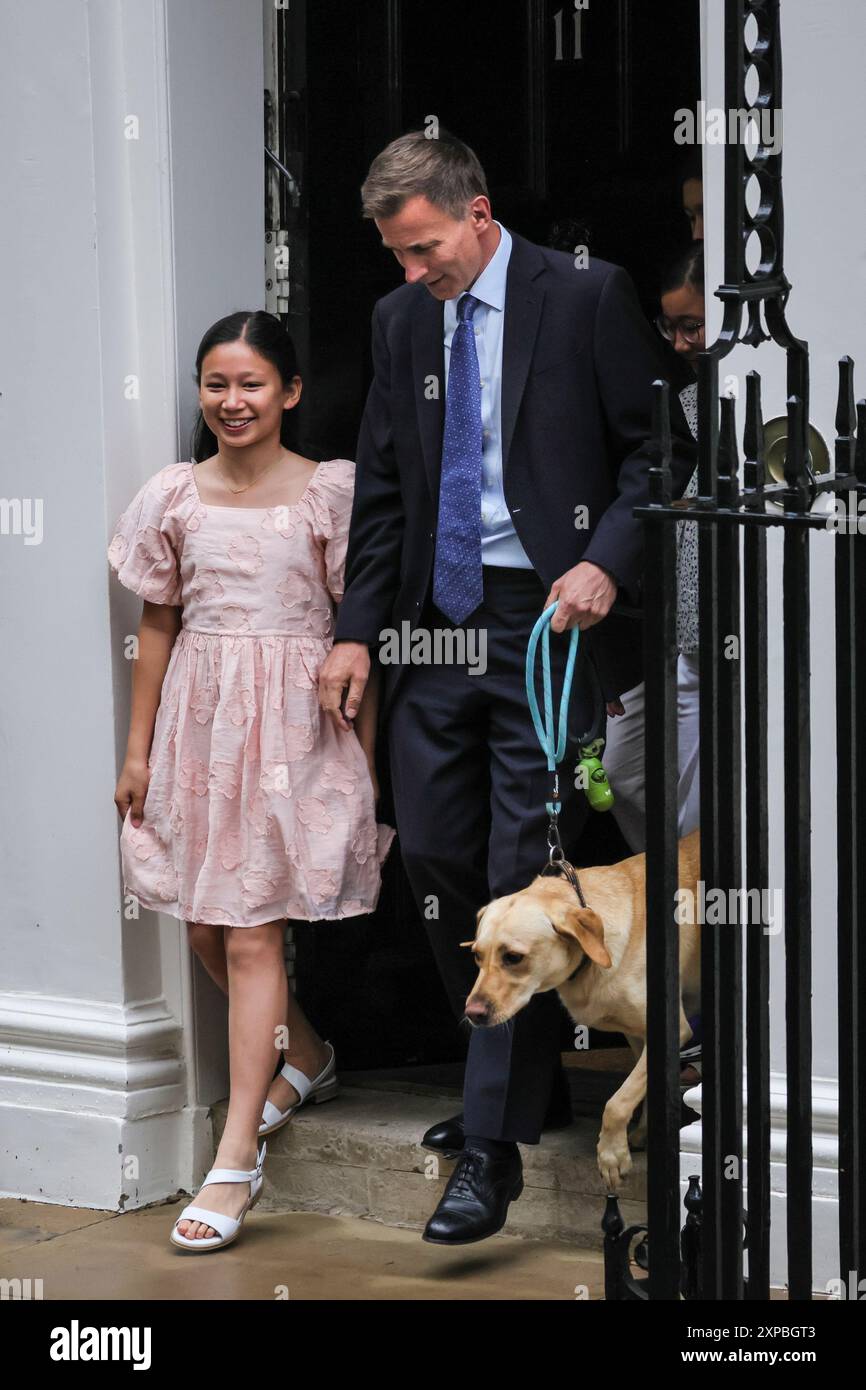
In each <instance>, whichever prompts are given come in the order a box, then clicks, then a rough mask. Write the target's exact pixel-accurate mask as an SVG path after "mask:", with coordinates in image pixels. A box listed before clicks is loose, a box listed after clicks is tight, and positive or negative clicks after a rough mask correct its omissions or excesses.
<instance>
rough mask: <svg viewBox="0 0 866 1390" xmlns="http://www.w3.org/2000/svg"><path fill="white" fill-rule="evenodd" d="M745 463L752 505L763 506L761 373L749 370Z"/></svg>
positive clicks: (744, 469)
mask: <svg viewBox="0 0 866 1390" xmlns="http://www.w3.org/2000/svg"><path fill="white" fill-rule="evenodd" d="M743 448H744V450H745V455H746V458H745V463H744V465H743V486H744V489H745V491H746V492H747V493H749V494H753V495H752V496H751V497H750V505H752V506H754V507H755V508H756V509H760V508H761V506H762V497H761V494H762V492H763V490H764V418H763V413H762V409H761V375H760V372H749V374H748V376H747V377H746V427H745V430H744V431H743Z"/></svg>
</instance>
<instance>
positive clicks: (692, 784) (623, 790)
mask: <svg viewBox="0 0 866 1390" xmlns="http://www.w3.org/2000/svg"><path fill="white" fill-rule="evenodd" d="M644 697H645V686H644V684H643V682H641V684H640V685H636V686H635V687H634V689H633V690H628V691H626V693H625V694H624V695H621V696H620V700H621V701H622V704H623V705H624V707H625V714H622V715H620V716H618V717H615V716H610V715H609V716H608V720H607V746H606V748H605V752H604V768H605V771H606V773H607V775H608V780H609V781H610V785H611V789H612V791H613V798H614V804H613V814H614V816H615V817H616V821H617V824H618V826H619V828H620V830H621V831H622V833H623V836H624V838H625V839H626V840H627V841H628V843H629V845H630V846H631V850H632V853H633V854H642V853H643V852H644V850H645V849H646V788H645V768H644V756H645V754H644V709H645V698H644ZM699 711H700V706H699V699H698V654H697V652H695V654H694V656H683V655H680V657H679V658H678V661H677V738H678V741H679V757H678V763H679V780H678V785H677V803H678V806H679V833H680V839H682V837H683V836H684V835H688V834H689V833H690V832H691V831H692V830H696V829H697V827H698V825H699V824H700V776H699V770H698V769H699V747H700V744H699V722H700V721H699ZM652 805H653V795H652V792H651V793H650V806H651V807H652Z"/></svg>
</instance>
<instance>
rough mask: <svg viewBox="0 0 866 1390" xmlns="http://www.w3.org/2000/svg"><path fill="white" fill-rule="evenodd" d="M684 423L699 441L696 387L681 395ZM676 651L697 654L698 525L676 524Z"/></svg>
mask: <svg viewBox="0 0 866 1390" xmlns="http://www.w3.org/2000/svg"><path fill="white" fill-rule="evenodd" d="M680 404H681V405H682V407H683V414H684V415H685V417H686V423H687V425H688V427H689V429H690V430H691V432H692V434H693V435H694V437H695V439H697V437H698V384H697V382H694V383H693V384H692V385H691V386H686V387H685V388H684V389H683V390H682V391H681V392H680ZM697 495H698V470H697V469H695V471H694V473H693V474H692V476H691V478H690V479H689V485H688V487H687V488H686V490H685V492H684V493H683V497H697ZM677 647H678V649H679V651H680V652H682V653H683V655H685V656H691V655H693V653H694V652H696V651H697V650H698V523H697V522H696V521H680V522H678V523H677Z"/></svg>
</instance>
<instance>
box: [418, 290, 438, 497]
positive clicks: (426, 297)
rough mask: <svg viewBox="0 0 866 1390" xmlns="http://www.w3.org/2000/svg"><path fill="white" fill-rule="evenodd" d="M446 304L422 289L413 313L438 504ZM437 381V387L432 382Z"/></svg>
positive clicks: (425, 437) (421, 410)
mask: <svg viewBox="0 0 866 1390" xmlns="http://www.w3.org/2000/svg"><path fill="white" fill-rule="evenodd" d="M444 318H445V306H444V304H443V303H442V302H441V300H436V299H434V298H433V296H432V295H431V294H430V292H429V291H428V290H425V289H422V290H421V292H420V296H419V300H418V306H417V308H416V310H415V313H414V314H413V316H412V374H413V377H414V384H415V409H416V410H417V412H418V429H419V432H420V435H421V447H422V449H423V451H424V466H425V469H426V472H427V481H428V483H429V485H430V496H431V497H432V498H433V503H434V506H435V505H438V498H439V481H440V478H441V474H442V437H443V433H444V423H445V345H444V342H443V338H444V333H445V329H444ZM433 381H435V382H436V383H437V384H436V386H435V388H434V387H433V386H432V385H431V382H433Z"/></svg>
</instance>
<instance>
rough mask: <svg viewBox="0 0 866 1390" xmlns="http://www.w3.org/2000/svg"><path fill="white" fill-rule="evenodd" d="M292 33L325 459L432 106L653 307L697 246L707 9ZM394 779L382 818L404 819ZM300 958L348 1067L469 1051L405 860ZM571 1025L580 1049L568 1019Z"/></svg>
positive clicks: (594, 844)
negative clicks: (686, 142) (682, 145)
mask: <svg viewBox="0 0 866 1390" xmlns="http://www.w3.org/2000/svg"><path fill="white" fill-rule="evenodd" d="M278 25H279V35H280V65H281V78H280V84H279V85H280V90H279V91H278V92H277V94H276V102H275V108H274V111H273V122H272V133H271V137H270V138H271V139H272V140H273V141H274V142H275V143H276V145H277V147H278V148H277V153H278V154H279V156H280V158H281V159H282V161H283V162H284V163H285V164H286V165H287V166H288V167H289V168H290V169H291V171H292V174H293V175H294V177H295V180H296V183H297V194H296V195H295V197H294V198H292V197H290V196H289V192H288V190H287V189H286V188H285V186H284V187H283V188H282V190H281V192H280V225H281V226H282V227H284V228H285V229H286V230H287V231H288V233H289V248H290V292H289V304H290V308H289V313H288V315H287V316H286V321H287V324H288V326H289V327H290V329H291V331H292V333H293V334H294V336H295V338H296V341H297V344H298V347H299V351H300V353H301V358H302V363H303V370H304V375H305V379H306V395H305V402H304V406H303V408H302V409H303V414H302V419H301V429H302V447H303V448H304V449H305V450H306V451H307V452H308V453H309V454H310V455H311V456H312V457H317V458H333V457H336V456H343V457H348V458H352V457H353V456H354V450H355V443H356V439H357V431H358V423H359V420H360V415H361V412H362V409H363V403H364V399H365V396H366V392H367V387H368V384H369V378H370V361H369V325H370V315H371V312H372V308H373V305H374V303H375V301H376V299H377V298H378V297H380V296H381V295H382V294H384V293H387V292H388V290H390V289H392V288H393V287H394V286H395V285H397V284H399V283H400V280H401V272H400V269H399V267H398V265H397V263H396V261H394V259H393V257H392V256H391V255H390V253H386V252H384V251H383V250H382V248H381V246H380V245H379V239H378V235H377V232H376V229H375V227H374V226H372V224H369V223H365V222H363V221H362V219H361V216H360V199H359V188H360V185H361V182H362V181H363V178H364V175H365V174H366V171H367V169H368V167H369V164H370V161H371V159H372V158H373V156H374V155H375V154H376V153H377V151H378V150H379V149H381V148H382V147H383V146H384V145H385V144H386V143H387V142H388V141H389V140H390V139H392V138H393V137H394V136H396V135H398V134H400V133H402V132H403V131H405V130H409V129H417V128H420V127H423V126H424V125H425V124H426V123H427V122H428V121H429V120H430V119H431V118H433V119H435V120H438V122H439V123H440V125H441V126H443V127H445V128H446V129H447V130H450V131H452V132H453V133H454V134H456V135H458V136H460V137H461V138H462V139H464V140H466V141H467V142H468V143H469V144H471V145H472V146H473V147H474V149H475V150H476V151H477V153H478V154H479V156H480V158H481V160H482V163H483V164H484V165H485V168H486V170H487V174H488V179H489V183H490V188H491V195H492V201H493V207H494V213H495V215H496V216H498V217H499V218H500V220H501V221H503V222H504V223H505V224H506V225H507V226H509V227H511V228H513V229H514V230H516V231H518V232H520V233H522V234H523V235H525V236H528V237H529V238H530V239H532V240H534V241H537V242H540V243H542V244H547V245H555V246H558V247H559V248H560V249H563V250H569V251H572V250H573V249H574V248H575V247H576V246H583V245H585V246H587V247H588V250H589V254H590V255H593V256H597V257H601V258H603V259H606V260H612V261H615V262H617V263H618V264H621V265H624V266H625V267H626V268H627V269H628V270H629V272H630V273H631V275H632V277H633V278H634V280H635V283H636V285H637V287H638V292H639V294H640V295H641V299H642V302H643V304H644V306H645V309H646V311H647V313H648V315H650V314H652V313H653V312H654V311H655V305H654V296H655V278H656V275H657V273H658V270H659V268H660V266H661V265H662V264H663V262H664V261H666V260H667V259H668V258H669V257H670V256H671V255H673V254H674V252H675V251H676V250H677V249H678V247H679V246H682V245H684V244H685V243H686V242H687V241H688V237H689V232H688V226H687V223H686V221H685V218H684V216H683V213H682V211H681V209H680V206H679V190H678V181H677V174H678V169H679V161H680V158H681V155H682V151H681V150H680V149H679V147H677V146H676V145H675V144H674V141H673V130H674V112H675V111H676V110H677V109H678V108H680V107H686V106H688V107H692V108H694V106H695V103H696V102H697V100H698V97H699V95H700V68H699V53H700V44H699V7H698V4H697V0H669V3H667V4H662V5H649V4H646V3H645V0H589V3H588V5H587V7H586V8H585V9H583V10H577V9H575V5H574V0H568V3H564V2H563V3H560V0H496V3H493V2H492V0H491V3H472V4H467V3H466V0H437V4H436V5H435V6H433V7H430V6H426V5H420V4H418V3H417V0H362V3H360V4H359V3H351V0H331V3H329V4H328V5H323V4H319V3H310V0H292V4H291V6H290V8H289V9H287V10H282V11H280V12H279V15H278ZM383 752H384V749H383ZM383 774H384V777H383V795H384V802H383V805H382V807H381V811H380V814H381V817H382V818H383V819H390V823H391V824H394V821H393V819H391V817H392V811H391V807H390V798H389V793H388V785H387V767H383ZM627 853H628V850H627V847H626V846H625V843H624V841H622V839H621V837H620V835H619V833H618V831H617V828H616V825H615V823H614V821H613V820H612V818H610V817H607V818H605V817H598V816H596V817H593V819H592V821H591V824H590V829H589V831H588V832H587V834H586V835H585V836H584V839H583V842H582V843H581V845H580V847H579V849H578V850H576V851H575V854H574V857H575V860H576V862H577V863H579V864H590V863H601V862H613V861H615V860H617V859H619V858H622V857H624V856H625V855H626V854H627ZM543 857H544V846H542V845H539V859H540V862H541V861H542V860H543ZM296 952H297V975H298V987H299V993H300V995H301V997H302V998H303V1002H304V1005H305V1007H306V1008H307V1009H308V1010H309V1012H310V1014H311V1015H312V1016H313V1018H314V1020H315V1021H316V1022H317V1024H318V1026H319V1027H320V1028H321V1029H323V1030H324V1033H325V1036H327V1037H329V1038H331V1040H332V1041H333V1042H334V1044H335V1046H336V1047H337V1048H338V1050H339V1053H340V1058H341V1064H342V1065H343V1066H344V1067H346V1068H351V1067H371V1066H396V1065H401V1064H405V1063H409V1062H413V1061H419V1062H420V1061H424V1062H435V1061H447V1060H451V1059H458V1058H459V1057H460V1056H461V1055H462V1053H463V1051H464V1047H465V1038H464V1035H463V1034H462V1032H461V1031H460V1030H458V1029H457V1028H456V1026H455V1024H454V1022H453V1019H452V1017H451V1015H450V1012H449V1011H448V1009H447V1006H446V1003H445V998H444V994H443V993H442V991H441V988H440V986H439V983H438V979H437V976H436V972H435V969H434V967H433V963H432V957H431V955H430V952H429V949H428V947H427V942H426V936H425V933H424V929H423V925H422V924H421V922H420V920H419V918H418V914H417V912H416V909H415V906H414V903H413V901H412V898H411V894H410V892H409V889H408V885H407V883H406V880H405V877H404V875H403V873H402V869H401V867H400V865H399V860H398V856H397V855H396V853H392V858H391V862H390V863H389V864H388V865H387V866H386V874H385V883H384V887H383V893H382V898H381V902H380V906H379V909H378V911H377V913H376V914H375V915H374V916H373V917H367V918H357V919H354V920H353V921H349V922H347V923H343V924H339V923H338V924H330V925H328V926H304V925H299V926H298V927H297V929H296ZM563 1036H564V1046H568V1043H569V1039H570V1029H569V1026H568V1022H567V1020H566V1018H565V1015H564V1014H563ZM595 1040H596V1039H594V1041H595ZM597 1041H599V1042H601V1041H602V1038H601V1037H599V1038H598V1039H597Z"/></svg>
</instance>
